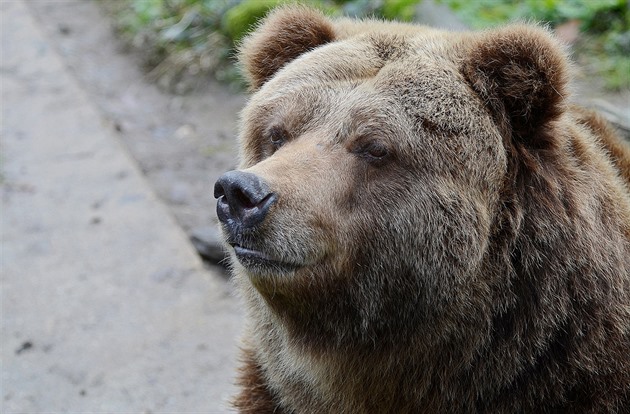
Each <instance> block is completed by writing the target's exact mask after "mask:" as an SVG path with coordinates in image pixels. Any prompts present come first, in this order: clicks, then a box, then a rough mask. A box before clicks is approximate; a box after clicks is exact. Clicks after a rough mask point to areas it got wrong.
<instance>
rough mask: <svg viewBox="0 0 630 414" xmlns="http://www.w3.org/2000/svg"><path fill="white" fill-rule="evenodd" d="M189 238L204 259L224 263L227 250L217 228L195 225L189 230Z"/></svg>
mask: <svg viewBox="0 0 630 414" xmlns="http://www.w3.org/2000/svg"><path fill="white" fill-rule="evenodd" d="M190 240H191V241H192V244H193V246H195V249H197V252H198V253H199V255H200V256H201V257H202V258H203V259H204V260H207V261H209V262H212V263H217V264H221V265H225V263H226V262H225V259H226V258H227V252H226V250H225V247H224V245H223V239H222V237H221V234H220V233H219V230H218V229H217V228H215V227H213V226H203V227H197V228H195V229H193V230H192V231H191V232H190Z"/></svg>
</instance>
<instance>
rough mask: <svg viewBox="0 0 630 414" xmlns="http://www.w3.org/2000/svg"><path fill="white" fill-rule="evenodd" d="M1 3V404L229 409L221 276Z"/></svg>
mask: <svg viewBox="0 0 630 414" xmlns="http://www.w3.org/2000/svg"><path fill="white" fill-rule="evenodd" d="M0 13H1V16H2V17H1V18H2V21H1V30H2V45H1V47H2V56H1V62H0V82H1V84H0V85H1V96H2V98H1V99H2V100H1V105H2V119H1V142H0V170H1V176H0V184H1V193H0V196H1V197H2V207H1V208H2V210H1V216H0V217H1V232H0V234H1V238H2V239H1V241H2V244H1V261H0V265H1V300H2V302H1V310H2V313H1V332H0V335H1V358H2V359H1V367H0V368H1V389H0V398H1V400H0V404H1V405H0V408H1V409H0V411H1V412H2V413H37V412H46V413H61V412H63V413H149V412H150V413H158V412H169V413H221V412H227V411H228V410H227V408H226V404H225V400H226V398H228V397H229V396H230V395H231V394H232V392H233V387H232V385H231V382H232V376H233V373H234V365H235V362H236V361H235V359H236V356H235V354H236V349H237V345H236V339H235V338H236V336H237V335H238V332H239V331H240V326H241V316H240V312H239V309H238V308H239V306H238V305H237V301H236V299H234V298H233V297H232V294H231V292H230V288H229V285H228V284H227V283H226V282H225V280H223V278H222V277H221V276H219V275H215V274H212V273H210V272H209V271H207V270H204V268H203V266H202V264H201V262H200V261H199V259H198V257H197V256H196V255H195V253H194V251H193V249H192V247H191V245H190V243H189V242H188V239H187V238H186V237H185V235H184V234H183V233H182V231H181V230H180V228H179V227H178V226H177V225H176V224H175V222H174V220H173V218H172V217H171V216H170V215H169V214H168V213H167V211H166V209H165V208H164V206H163V205H162V204H161V203H160V202H159V200H157V198H156V197H155V195H154V194H153V193H152V191H151V190H150V189H149V187H148V185H147V183H146V182H145V180H144V178H143V177H142V174H141V173H140V172H139V170H138V168H137V167H136V165H135V163H134V162H133V160H132V159H131V158H130V157H129V156H128V154H127V153H126V151H125V149H124V148H123V147H122V146H121V145H120V143H119V142H118V141H117V139H116V137H115V135H114V134H113V133H112V131H110V130H109V129H108V128H109V127H108V124H106V123H105V122H104V121H103V119H102V117H101V115H100V114H99V113H98V111H97V110H96V109H95V107H94V106H93V105H92V104H91V102H90V101H89V100H88V99H87V97H86V95H85V94H84V93H83V91H82V90H81V89H80V88H79V86H78V85H77V84H76V82H75V81H74V79H73V78H72V77H71V76H69V75H68V73H67V70H66V68H65V67H64V66H63V63H62V61H61V60H60V58H59V57H58V56H57V55H56V54H55V52H54V51H53V49H52V48H51V46H50V44H49V43H48V42H47V39H46V38H45V36H43V34H42V32H40V31H39V29H38V27H37V26H36V24H35V23H34V20H33V18H32V16H31V15H30V14H29V11H28V9H27V8H26V7H25V4H24V3H23V1H21V0H0ZM212 206H213V202H212V201H211V195H210V194H208V207H209V208H211V207H212Z"/></svg>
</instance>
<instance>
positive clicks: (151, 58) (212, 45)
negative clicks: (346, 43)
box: [101, 0, 420, 92]
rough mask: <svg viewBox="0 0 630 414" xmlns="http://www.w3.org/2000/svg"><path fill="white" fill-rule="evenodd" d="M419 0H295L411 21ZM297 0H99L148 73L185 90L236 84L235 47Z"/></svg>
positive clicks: (333, 12)
mask: <svg viewBox="0 0 630 414" xmlns="http://www.w3.org/2000/svg"><path fill="white" fill-rule="evenodd" d="M419 1H420V0H299V2H300V3H302V4H308V5H311V6H314V7H317V8H319V9H321V10H323V11H324V12H325V13H327V14H329V15H341V14H345V15H349V16H353V17H366V16H376V17H384V18H387V19H397V20H404V21H410V20H412V19H413V17H414V12H415V6H416V5H417V3H418V2H419ZM295 2H297V0H118V1H115V2H113V1H109V0H102V1H101V4H103V6H104V7H106V8H109V9H110V10H111V11H112V13H113V14H114V17H115V21H116V25H117V28H118V30H119V32H120V33H121V34H122V36H123V37H124V38H126V39H127V40H128V43H129V44H130V45H132V47H134V48H135V49H136V50H137V51H138V52H140V53H141V55H142V56H143V58H144V63H145V65H146V67H147V69H148V70H149V74H150V76H151V77H153V78H154V79H155V80H157V81H158V83H160V84H162V85H163V86H165V87H166V88H168V89H171V90H176V91H180V92H183V91H185V90H186V89H190V88H191V87H193V86H194V84H190V82H188V83H187V80H190V79H194V78H198V77H199V75H200V74H201V75H203V74H212V75H214V76H215V77H216V78H218V79H219V80H222V81H226V82H228V83H231V84H235V85H238V83H239V80H238V75H237V71H236V69H235V68H234V65H233V64H232V62H233V60H232V56H233V55H234V48H235V46H236V45H237V44H238V42H239V41H240V40H241V39H242V38H243V36H244V35H245V34H247V32H249V31H250V30H251V29H252V27H254V25H255V24H256V23H257V22H258V20H259V19H261V18H262V17H264V16H265V15H266V14H267V12H268V11H269V10H270V9H272V8H273V7H276V6H278V5H280V4H285V3H295Z"/></svg>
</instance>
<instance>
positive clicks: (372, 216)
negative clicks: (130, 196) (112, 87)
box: [217, 7, 630, 414]
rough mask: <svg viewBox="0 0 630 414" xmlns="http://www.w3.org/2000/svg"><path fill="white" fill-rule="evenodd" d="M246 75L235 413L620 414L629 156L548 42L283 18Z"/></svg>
mask: <svg viewBox="0 0 630 414" xmlns="http://www.w3.org/2000/svg"><path fill="white" fill-rule="evenodd" d="M241 61H242V62H243V66H244V68H245V73H246V75H247V76H248V78H249V80H250V82H251V85H252V87H253V89H254V90H255V93H254V95H253V96H252V98H251V100H250V102H249V103H248V105H247V107H246V108H245V110H244V111H243V115H242V130H241V137H240V139H241V144H242V163H241V168H242V170H244V171H245V172H247V173H250V174H248V175H247V177H257V179H258V180H260V181H259V182H256V183H255V184H251V183H250V184H243V185H242V186H241V187H239V188H237V189H236V190H234V189H230V191H233V190H234V191H235V192H233V193H230V194H235V195H234V196H233V200H231V201H229V202H228V200H227V199H226V197H227V196H226V195H225V194H227V191H224V189H223V188H221V189H220V191H218V192H217V196H219V197H221V198H220V200H219V203H220V204H221V206H222V207H221V209H222V210H221V212H222V216H221V217H222V222H223V230H224V234H225V236H226V239H227V240H228V242H229V244H230V246H232V247H234V250H233V252H234V257H233V266H234V273H235V278H236V281H237V284H238V285H239V288H240V290H241V292H242V294H243V297H244V299H245V301H246V302H247V304H248V320H249V325H248V328H247V329H246V332H245V338H244V349H243V366H242V371H241V374H240V380H239V381H240V386H241V392H240V394H239V395H238V396H237V398H236V401H235V404H236V407H238V409H239V410H240V411H241V412H243V413H254V412H256V413H300V414H302V413H318V414H319V413H446V412H448V413H471V412H478V413H513V412H567V413H577V412H579V413H583V412H593V413H595V412H597V413H601V412H610V413H615V412H616V413H622V412H628V411H627V410H628V407H630V352H629V350H630V190H629V187H630V149H629V148H628V145H627V144H625V143H624V142H622V141H621V140H620V139H619V138H617V136H616V135H615V134H614V131H613V130H612V129H611V128H610V127H609V126H608V125H607V124H606V123H605V122H604V121H603V120H602V119H601V118H599V117H598V116H597V115H594V114H592V113H590V112H588V111H585V110H583V109H580V108H577V107H574V106H572V105H570V104H569V103H568V98H569V96H568V95H569V89H570V88H569V86H568V83H569V79H570V66H569V64H568V63H567V59H566V57H565V54H564V52H563V50H562V48H561V47H560V46H559V44H558V43H557V41H556V40H555V39H554V38H553V37H552V36H551V35H550V34H549V33H548V32H547V31H546V30H544V29H541V28H538V27H535V26H528V25H514V26H508V27H505V28H501V29H496V30H492V31H488V32H482V33H448V32H442V31H438V30H433V29H429V28H425V27H418V26H409V25H401V24H394V23H391V24H390V23H384V22H377V21H364V22H356V21H351V20H343V19H342V20H328V19H327V18H325V17H324V16H322V15H321V14H319V13H318V12H315V11H312V10H310V9H306V8H303V7H286V8H281V9H278V10H277V11H275V12H273V13H272V14H271V15H270V16H269V17H268V18H267V19H266V20H265V22H263V24H262V25H261V26H260V27H259V28H258V29H257V30H256V31H255V32H254V33H253V34H252V35H251V36H250V37H249V38H248V39H247V40H246V41H245V43H244V46H243V48H242V51H241ZM248 179H249V178H248ZM227 181H228V180H226V179H224V180H223V183H226V182H227ZM252 188H254V189H255V190H252ZM252 191H253V192H254V193H255V194H254V195H251V196H247V194H248V193H252ZM267 191H268V192H269V194H267ZM263 197H264V198H263ZM261 200H262V201H261ZM266 200H267V201H268V200H272V201H269V202H268V203H267V204H266V205H267V206H269V205H271V207H270V208H269V209H268V211H267V210H265V214H264V220H262V219H261V220H262V221H260V222H258V221H256V224H247V225H246V222H245V218H244V217H253V216H254V215H255V214H257V216H256V217H258V218H260V217H262V215H261V214H262V213H260V211H262V210H261V209H262V207H260V206H262V203H263V202H267V201H266ZM272 202H273V204H271V203H272ZM232 203H240V204H241V205H240V207H238V208H240V209H242V211H241V212H240V213H239V214H240V215H239V214H236V213H235V212H236V211H237V207H236V206H235V205H233V204H232ZM239 211H240V210H239ZM247 220H250V219H249V218H248V219H247ZM250 221H251V220H250ZM247 223H249V221H248V222H247ZM243 252H246V253H243Z"/></svg>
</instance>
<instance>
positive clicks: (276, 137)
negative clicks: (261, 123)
mask: <svg viewBox="0 0 630 414" xmlns="http://www.w3.org/2000/svg"><path fill="white" fill-rule="evenodd" d="M268 134H269V141H270V142H271V145H273V147H274V148H276V149H277V148H280V147H281V146H282V145H283V144H284V143H285V142H286V141H287V135H288V134H287V132H286V131H285V130H284V128H281V127H278V126H273V127H271V128H269V133H268Z"/></svg>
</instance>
